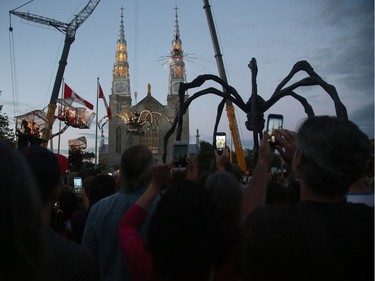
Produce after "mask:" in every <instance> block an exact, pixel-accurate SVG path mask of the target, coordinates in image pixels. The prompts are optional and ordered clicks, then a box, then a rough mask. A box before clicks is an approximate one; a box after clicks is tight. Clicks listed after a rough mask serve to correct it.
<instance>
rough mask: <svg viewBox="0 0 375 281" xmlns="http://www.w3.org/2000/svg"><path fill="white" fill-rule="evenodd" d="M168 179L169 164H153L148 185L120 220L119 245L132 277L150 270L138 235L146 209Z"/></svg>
mask: <svg viewBox="0 0 375 281" xmlns="http://www.w3.org/2000/svg"><path fill="white" fill-rule="evenodd" d="M169 179H170V165H169V164H165V165H160V166H155V167H154V169H153V171H152V179H151V183H150V185H149V186H148V188H147V189H146V191H145V192H144V193H143V194H142V195H141V197H140V198H139V199H138V200H137V201H136V202H135V203H134V204H133V205H132V206H131V207H130V209H129V210H128V211H127V212H126V213H125V215H124V216H123V217H122V219H121V221H120V224H119V230H118V239H119V246H120V250H121V254H122V255H123V257H124V259H125V263H126V265H127V267H128V270H129V272H130V274H131V276H132V277H134V276H137V274H140V273H139V272H142V273H141V274H145V273H148V272H152V261H151V256H150V254H149V253H148V252H147V251H146V248H145V247H144V239H143V238H142V237H141V235H140V228H141V226H142V224H143V222H144V220H145V219H146V216H147V210H148V209H149V207H150V206H151V204H152V202H153V200H154V199H155V197H156V196H157V194H158V193H159V192H160V191H161V189H162V188H163V187H164V186H165V185H166V184H167V183H168V181H169ZM142 276H143V275H142Z"/></svg>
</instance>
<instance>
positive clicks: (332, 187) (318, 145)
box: [293, 116, 370, 198]
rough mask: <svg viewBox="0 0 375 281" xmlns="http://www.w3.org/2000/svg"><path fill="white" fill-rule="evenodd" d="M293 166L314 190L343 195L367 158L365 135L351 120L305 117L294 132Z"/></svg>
mask: <svg viewBox="0 0 375 281" xmlns="http://www.w3.org/2000/svg"><path fill="white" fill-rule="evenodd" d="M297 147H298V148H297V152H296V154H295V157H294V161H293V166H294V170H295V172H296V174H297V176H298V177H299V178H300V179H301V181H303V182H304V183H305V185H306V186H307V187H308V188H309V189H310V190H311V191H313V192H314V193H316V194H319V195H323V196H325V197H328V198H334V197H341V196H344V195H345V194H346V193H347V191H348V189H349V186H350V185H351V184H352V183H354V182H355V181H356V180H358V178H359V177H360V176H361V173H362V172H363V170H364V167H365V165H366V161H367V159H368V157H369V153H370V151H369V140H368V137H367V136H366V135H365V134H364V133H363V132H362V131H361V130H360V129H359V128H358V127H357V125H355V124H354V123H353V122H351V121H348V120H343V119H340V118H337V117H331V116H315V117H311V118H308V119H306V120H305V121H304V122H303V123H302V125H301V126H300V128H299V130H298V133H297Z"/></svg>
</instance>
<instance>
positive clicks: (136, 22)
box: [134, 0, 138, 103]
mask: <svg viewBox="0 0 375 281" xmlns="http://www.w3.org/2000/svg"><path fill="white" fill-rule="evenodd" d="M134 19H135V24H134V26H135V32H134V44H135V47H134V49H135V52H134V57H135V58H134V96H135V102H136V103H137V95H138V94H137V92H138V0H135V17H134Z"/></svg>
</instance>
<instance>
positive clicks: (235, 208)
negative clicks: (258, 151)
mask: <svg viewBox="0 0 375 281" xmlns="http://www.w3.org/2000/svg"><path fill="white" fill-rule="evenodd" d="M205 188H206V189H207V191H208V194H209V196H210V198H211V200H212V202H213V205H214V211H215V216H216V221H217V225H218V227H219V230H218V232H217V233H216V234H215V235H216V236H217V238H218V239H220V240H221V241H222V242H221V243H220V252H219V254H218V255H217V262H218V263H222V262H224V261H226V260H227V259H228V257H229V255H230V254H232V253H233V250H234V249H235V247H236V246H237V242H238V239H239V231H240V210H241V200H242V195H243V193H242V191H241V187H240V183H239V182H238V180H237V179H236V177H235V176H234V175H233V174H232V173H231V172H226V171H225V172H221V171H218V172H216V173H214V174H212V175H210V176H209V177H208V179H207V181H206V184H205Z"/></svg>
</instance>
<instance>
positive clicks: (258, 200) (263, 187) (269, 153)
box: [241, 132, 274, 222]
mask: <svg viewBox="0 0 375 281" xmlns="http://www.w3.org/2000/svg"><path fill="white" fill-rule="evenodd" d="M273 156H274V150H273V149H272V148H271V146H270V144H269V143H268V134H267V132H264V135H263V139H262V140H261V142H260V146H259V157H258V161H257V164H256V166H255V169H254V174H253V176H252V178H251V181H250V182H249V183H248V186H247V188H246V190H245V192H244V197H243V199H242V206H241V222H244V221H245V219H246V217H247V215H248V214H250V213H251V212H252V211H253V210H254V209H255V208H256V207H258V206H262V205H264V204H265V202H266V195H267V184H268V171H269V167H270V164H271V162H272V159H273Z"/></svg>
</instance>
